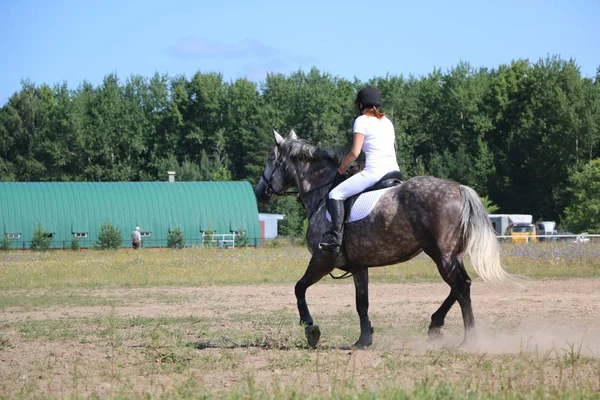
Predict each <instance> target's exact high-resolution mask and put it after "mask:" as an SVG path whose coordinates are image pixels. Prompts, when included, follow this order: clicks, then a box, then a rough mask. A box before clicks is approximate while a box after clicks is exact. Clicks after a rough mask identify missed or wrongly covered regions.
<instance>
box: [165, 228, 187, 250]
mask: <svg viewBox="0 0 600 400" xmlns="http://www.w3.org/2000/svg"><path fill="white" fill-rule="evenodd" d="M167 247H169V248H171V249H183V248H184V247H185V239H184V235H183V231H182V230H181V229H179V228H173V229H171V230H170V231H169V234H168V235H167Z"/></svg>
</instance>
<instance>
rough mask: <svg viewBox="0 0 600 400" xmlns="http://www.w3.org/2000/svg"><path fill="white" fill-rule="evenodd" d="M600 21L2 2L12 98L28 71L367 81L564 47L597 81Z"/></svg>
mask: <svg viewBox="0 0 600 400" xmlns="http://www.w3.org/2000/svg"><path fill="white" fill-rule="evenodd" d="M51 3H52V4H51ZM599 21H600V1H599V0H571V1H566V0H561V1H559V0H545V1H541V0H531V1H530V0H521V1H514V0H504V1H493V2H492V1H486V0H453V1H435V0H430V1H423V0H421V1H419V0H410V1H403V0H395V1H394V0H380V1H371V2H369V1H363V2H359V1H355V0H346V1H338V0H335V1H327V0H320V1H314V0H304V1H293V2H292V1H285V0H279V1H276V0H259V1H239V0H238V1H234V0H216V1H204V0H196V1H193V0H169V1H157V0H144V1H138V0H136V1H127V0H122V1H116V0H104V1H93V2H92V1H86V0H79V1H75V0H57V1H52V2H51V1H42V0H37V1H36V0H0V55H1V58H0V105H1V104H4V103H5V102H6V100H7V98H8V97H9V96H10V95H11V94H12V93H13V92H15V91H17V90H19V88H20V81H21V79H29V80H31V81H32V82H34V83H36V84H41V83H48V84H51V85H52V84H54V83H60V82H64V81H66V82H67V83H68V84H69V87H71V88H76V87H77V86H79V84H80V83H81V82H82V81H84V80H88V81H89V82H91V83H92V84H94V85H97V84H98V83H100V82H101V81H102V79H103V77H104V76H105V75H107V74H109V73H111V72H116V73H117V75H118V76H119V78H120V79H122V80H124V79H126V78H127V77H128V76H129V75H131V74H139V75H142V76H148V77H149V76H151V75H153V74H154V73H155V72H159V73H168V74H169V75H178V74H185V75H187V76H191V75H192V74H193V73H195V72H196V71H202V72H211V71H217V72H221V73H222V74H223V76H224V77H225V79H226V80H228V81H230V80H235V79H237V78H240V77H248V78H249V79H251V80H254V81H256V82H259V81H261V80H262V79H263V78H264V76H265V74H266V72H281V73H284V74H289V73H290V72H293V71H297V70H298V69H303V70H308V69H310V68H311V67H313V66H315V67H317V68H319V70H321V71H323V72H328V73H330V74H332V75H334V76H340V77H344V78H348V79H353V78H354V77H356V78H359V79H361V80H367V79H369V78H372V77H375V76H384V75H386V74H388V73H389V74H391V75H400V74H403V75H404V76H408V75H410V74H413V75H416V76H420V75H424V74H427V73H429V72H431V71H432V70H433V68H434V67H440V68H442V70H444V71H445V70H447V69H448V68H451V67H452V66H454V65H456V64H457V63H458V62H460V61H461V60H462V61H466V62H469V63H470V64H471V65H473V66H476V67H488V68H494V67H497V66H498V65H500V64H503V63H510V61H511V60H513V59H518V58H528V59H530V60H532V61H537V60H538V59H540V58H544V57H546V56H547V55H560V56H561V57H562V58H565V59H568V58H574V59H575V60H576V62H577V63H578V65H579V66H580V67H581V71H582V73H583V75H584V76H589V77H592V76H595V74H596V69H597V68H598V66H600V22H599Z"/></svg>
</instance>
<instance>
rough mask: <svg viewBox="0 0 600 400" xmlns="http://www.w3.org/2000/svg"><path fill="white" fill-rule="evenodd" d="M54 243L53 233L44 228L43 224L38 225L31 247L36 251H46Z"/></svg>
mask: <svg viewBox="0 0 600 400" xmlns="http://www.w3.org/2000/svg"><path fill="white" fill-rule="evenodd" d="M50 243H52V233H51V232H47V231H45V230H44V228H43V227H42V225H38V226H37V228H35V231H33V239H31V245H30V246H29V248H30V249H31V250H36V251H46V250H48V249H49V248H50Z"/></svg>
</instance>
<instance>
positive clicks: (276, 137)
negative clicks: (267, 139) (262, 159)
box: [273, 129, 284, 146]
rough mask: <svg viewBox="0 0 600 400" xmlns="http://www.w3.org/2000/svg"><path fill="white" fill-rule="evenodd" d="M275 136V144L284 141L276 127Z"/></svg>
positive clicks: (278, 144)
mask: <svg viewBox="0 0 600 400" xmlns="http://www.w3.org/2000/svg"><path fill="white" fill-rule="evenodd" d="M273 137H274V138H275V144H276V145H277V146H281V143H283V141H284V139H283V137H282V136H281V135H280V134H279V133H277V131H276V130H275V129H273Z"/></svg>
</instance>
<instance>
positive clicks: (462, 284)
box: [255, 130, 513, 349]
mask: <svg viewBox="0 0 600 400" xmlns="http://www.w3.org/2000/svg"><path fill="white" fill-rule="evenodd" d="M273 137H274V140H275V145H274V147H273V151H272V152H270V154H269V156H268V160H267V165H266V167H265V170H264V171H263V173H262V176H261V178H260V180H259V182H258V184H257V186H256V188H255V195H256V197H257V200H258V201H260V202H263V203H265V202H267V203H268V202H272V201H273V200H274V199H276V198H277V197H278V196H282V195H285V194H288V193H289V192H288V190H289V189H292V188H293V187H295V188H296V189H297V196H298V197H299V199H300V201H301V203H302V205H303V206H304V208H305V210H306V212H307V216H308V228H307V232H306V245H307V247H308V249H309V251H310V253H311V259H310V262H309V264H308V267H307V269H306V271H305V273H304V275H303V276H302V277H301V278H300V280H299V281H298V282H297V283H296V285H295V288H294V291H295V295H296V300H297V307H298V312H299V314H300V324H301V325H303V326H304V327H305V335H306V338H307V341H308V344H309V346H311V347H313V348H314V347H316V345H317V344H318V342H319V340H320V336H321V331H320V328H319V327H318V325H315V324H314V322H313V318H312V316H311V314H310V311H309V309H308V305H307V302H306V291H307V289H308V288H309V287H310V286H311V285H313V284H315V283H317V282H318V281H319V280H320V279H321V278H323V277H324V276H326V275H327V274H331V272H332V271H333V269H334V268H337V269H340V270H342V271H345V272H346V274H348V275H351V276H352V277H353V279H354V286H355V290H356V311H357V313H358V316H359V321H360V336H359V338H358V340H357V341H356V342H355V343H354V345H353V347H354V348H358V349H364V348H366V347H368V346H371V345H372V343H373V328H372V326H371V322H370V320H369V314H368V310H369V292H368V284H369V279H368V278H369V275H368V269H369V268H372V267H380V266H386V265H391V264H397V263H402V262H405V261H408V260H410V259H412V258H413V257H415V256H417V255H418V254H420V253H421V252H425V253H426V254H427V255H428V256H429V257H431V259H432V260H433V261H434V262H435V264H436V266H437V269H438V271H439V273H440V275H441V277H442V279H443V280H444V281H445V282H446V283H447V284H448V285H449V286H450V294H449V295H448V297H447V298H446V299H445V300H444V301H443V303H442V305H441V306H440V307H439V308H438V309H437V311H435V312H434V313H433V314H432V315H431V323H430V324H429V328H428V330H427V334H428V337H429V338H430V339H431V340H435V339H439V338H441V337H442V327H443V326H444V320H445V317H446V314H447V313H448V311H450V309H451V307H452V306H453V305H454V303H455V302H458V304H459V305H460V309H461V312H462V317H463V323H464V338H463V342H462V345H467V344H469V343H471V342H473V341H475V340H476V332H475V319H474V317H473V310H472V306H471V294H470V293H471V292H470V287H471V278H470V277H469V275H468V274H467V271H466V270H465V266H464V263H463V258H464V256H465V255H468V256H469V257H470V260H471V264H472V266H473V269H474V270H475V272H476V273H477V274H478V275H479V276H480V277H481V278H482V280H483V281H506V280H508V279H510V278H512V277H513V276H512V275H511V274H509V273H508V272H506V270H505V268H504V267H503V265H502V263H501V261H500V249H499V244H498V240H497V238H496V234H495V231H494V229H493V227H492V225H491V223H490V221H489V218H488V213H487V212H486V209H485V207H484V206H483V204H482V202H481V200H480V198H479V196H478V195H477V193H476V192H475V191H474V190H473V189H472V188H470V187H468V186H464V185H461V184H459V183H457V182H454V181H451V180H444V179H438V178H435V177H431V176H416V177H413V178H410V179H408V180H406V181H403V182H402V183H401V184H399V185H397V186H393V187H391V188H388V189H386V190H385V193H383V194H381V196H380V197H379V199H378V201H377V202H376V203H375V205H374V207H373V209H372V211H371V212H370V213H369V214H368V215H367V216H366V217H364V218H362V219H359V220H356V221H353V222H347V223H346V225H345V229H344V237H343V245H342V250H341V251H340V252H339V253H331V252H326V251H324V250H322V249H320V248H319V241H320V240H321V238H322V236H323V234H324V232H325V231H327V230H328V229H329V228H330V225H331V223H330V222H329V221H328V220H327V217H326V207H325V206H324V205H325V198H326V197H327V195H328V193H329V190H330V189H331V186H332V183H333V182H334V180H335V179H336V177H337V168H338V166H339V162H338V160H337V159H336V158H335V157H333V156H331V155H330V154H329V153H328V152H326V151H324V150H321V149H319V148H317V147H316V146H314V145H311V144H309V143H308V142H307V141H305V140H302V139H299V138H298V136H297V135H296V133H295V132H294V131H293V130H292V131H291V132H290V133H289V135H288V137H287V138H284V137H282V136H281V135H280V134H279V133H277V132H276V131H275V130H273ZM347 214H348V213H347ZM332 277H333V275H332Z"/></svg>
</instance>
